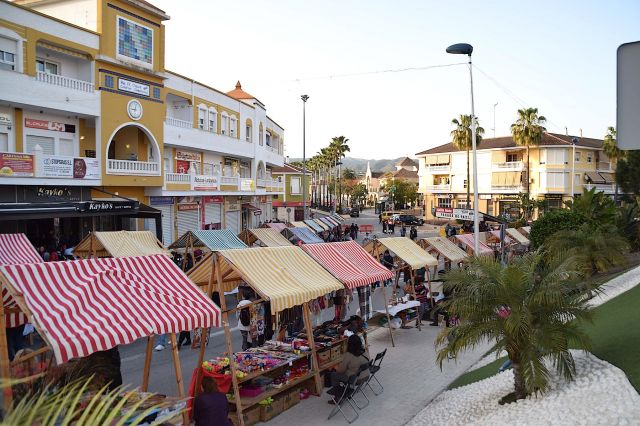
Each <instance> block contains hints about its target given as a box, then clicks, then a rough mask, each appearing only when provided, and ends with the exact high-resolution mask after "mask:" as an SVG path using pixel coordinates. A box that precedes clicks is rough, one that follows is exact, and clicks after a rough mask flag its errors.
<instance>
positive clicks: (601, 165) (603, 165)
mask: <svg viewBox="0 0 640 426" xmlns="http://www.w3.org/2000/svg"><path fill="white" fill-rule="evenodd" d="M596 169H597V170H606V171H612V169H611V163H609V162H606V161H598V162H597V163H596Z"/></svg>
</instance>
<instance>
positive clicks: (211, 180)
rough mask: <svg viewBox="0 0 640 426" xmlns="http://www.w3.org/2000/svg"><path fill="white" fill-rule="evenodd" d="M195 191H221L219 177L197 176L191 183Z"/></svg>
mask: <svg viewBox="0 0 640 426" xmlns="http://www.w3.org/2000/svg"><path fill="white" fill-rule="evenodd" d="M191 189H193V190H194V191H217V190H218V189H220V186H219V184H218V176H205V175H195V176H194V177H193V179H192V181H191Z"/></svg>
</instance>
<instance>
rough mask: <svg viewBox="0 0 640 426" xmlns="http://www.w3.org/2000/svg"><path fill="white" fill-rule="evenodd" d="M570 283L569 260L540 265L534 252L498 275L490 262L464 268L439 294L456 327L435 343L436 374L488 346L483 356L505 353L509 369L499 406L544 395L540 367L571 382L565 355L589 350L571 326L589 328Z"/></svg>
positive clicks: (573, 276)
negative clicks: (451, 360)
mask: <svg viewBox="0 0 640 426" xmlns="http://www.w3.org/2000/svg"><path fill="white" fill-rule="evenodd" d="M578 277H579V274H578V273H577V271H576V270H575V269H573V261H572V259H570V258H568V259H564V260H562V261H561V262H558V263H554V264H546V263H545V262H544V258H543V256H542V254H541V253H540V252H530V253H527V254H526V255H524V256H522V257H521V258H516V259H515V260H514V261H513V262H511V263H510V264H508V265H507V266H504V267H503V266H502V265H501V264H500V262H499V261H498V260H494V259H489V258H487V257H480V258H475V259H473V260H472V261H471V263H470V264H469V266H468V267H467V268H465V269H460V270H455V271H452V272H449V273H447V280H446V283H445V288H446V289H447V290H448V291H451V292H452V294H454V295H455V296H454V297H453V298H452V299H451V300H450V301H447V302H445V303H444V309H446V310H447V312H448V313H449V314H450V315H455V316H459V317H460V318H462V319H464V321H461V322H460V324H459V325H457V326H454V327H450V328H446V329H444V330H443V331H442V332H441V333H440V334H439V335H438V337H437V339H436V345H438V346H440V345H444V347H442V348H441V349H440V350H439V351H438V355H437V361H438V362H439V363H440V368H442V363H443V362H444V360H446V359H447V358H448V357H451V356H456V355H458V354H459V353H460V352H461V351H462V350H464V349H467V348H473V347H475V346H476V345H477V344H479V343H481V342H483V341H487V340H488V341H490V342H493V343H494V344H493V346H492V348H491V351H490V352H494V353H498V352H500V351H502V350H505V351H506V352H507V356H508V357H509V359H510V360H511V362H512V365H513V375H514V391H515V392H514V393H513V394H510V395H507V396H505V397H504V398H502V400H501V402H506V401H509V400H513V399H516V400H517V399H523V398H526V397H527V395H530V394H532V393H537V392H544V391H545V390H546V389H547V388H548V386H549V377H550V373H549V371H548V369H547V367H546V366H545V364H544V362H543V361H544V360H545V359H549V360H551V361H552V362H553V366H554V368H555V369H556V370H557V371H558V373H560V374H562V375H563V376H564V377H565V379H571V378H573V376H574V374H575V363H574V360H573V357H572V355H571V352H570V351H569V348H570V347H575V348H579V349H585V350H588V349H589V346H590V344H589V343H590V342H589V337H588V335H587V334H586V333H585V332H584V331H583V330H582V329H581V328H580V327H579V325H578V321H584V320H586V321H590V320H591V313H590V310H589V308H588V299H587V297H585V294H584V292H582V291H579V286H578V281H579V280H578V279H577V278H578ZM595 286H597V284H596V285H595ZM596 291H597V290H596ZM574 320H578V321H574Z"/></svg>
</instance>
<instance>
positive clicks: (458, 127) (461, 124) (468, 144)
mask: <svg viewBox="0 0 640 426" xmlns="http://www.w3.org/2000/svg"><path fill="white" fill-rule="evenodd" d="M451 124H453V125H454V126H455V129H453V130H452V131H451V143H452V144H453V146H455V147H456V149H457V150H460V151H462V150H463V149H464V150H466V151H467V208H469V207H470V206H471V204H470V201H471V169H470V167H469V150H470V149H471V148H472V147H473V141H472V139H471V136H472V132H471V115H460V119H457V118H454V119H453V120H451ZM482 135H484V129H483V128H482V127H480V125H479V122H478V119H477V118H476V146H478V145H480V142H481V141H482ZM474 185H476V183H475V182H474ZM474 202H475V203H477V202H478V200H475V201H474Z"/></svg>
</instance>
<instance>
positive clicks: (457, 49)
mask: <svg viewBox="0 0 640 426" xmlns="http://www.w3.org/2000/svg"><path fill="white" fill-rule="evenodd" d="M447 53H451V54H453V55H468V56H469V77H470V81H471V147H472V151H473V238H474V242H473V248H474V253H475V255H476V256H477V255H478V252H479V251H480V241H479V237H480V235H479V234H480V222H479V218H478V216H479V213H478V152H477V150H476V114H475V109H474V103H473V64H472V63H471V54H472V53H473V46H471V45H470V44H467V43H458V44H453V45H451V46H449V47H447ZM468 207H469V206H467V208H468Z"/></svg>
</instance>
